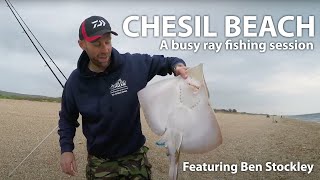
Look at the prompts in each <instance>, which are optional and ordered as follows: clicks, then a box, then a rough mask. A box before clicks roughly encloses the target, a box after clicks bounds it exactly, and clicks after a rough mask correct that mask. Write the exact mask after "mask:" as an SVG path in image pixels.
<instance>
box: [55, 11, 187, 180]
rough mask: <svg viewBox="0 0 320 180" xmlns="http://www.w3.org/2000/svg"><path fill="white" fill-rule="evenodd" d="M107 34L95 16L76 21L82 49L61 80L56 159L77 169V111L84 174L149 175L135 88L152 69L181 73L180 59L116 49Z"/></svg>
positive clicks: (67, 167)
mask: <svg viewBox="0 0 320 180" xmlns="http://www.w3.org/2000/svg"><path fill="white" fill-rule="evenodd" d="M111 34H113V35H116V36H117V35H118V34H117V33H116V32H114V31H112V30H111V27H110V24H109V23H108V21H107V20H106V19H104V18H103V17H100V16H91V17H89V18H87V19H85V20H84V21H83V22H82V24H81V25H80V28H79V41H78V42H79V46H80V47H81V48H82V49H83V52H82V54H81V55H80V58H79V60H78V64H77V69H75V70H74V71H73V72H72V73H71V75H70V77H69V79H68V81H67V82H66V85H65V88H64V91H63V94H62V102H61V111H60V113H59V115H60V119H59V130H58V133H59V135H60V147H61V163H60V165H61V168H62V171H63V172H64V173H66V174H69V175H72V176H73V175H75V173H76V172H77V166H76V161H75V156H74V154H73V149H74V143H73V138H74V136H75V131H76V127H78V126H79V123H78V121H77V119H78V117H79V113H80V114H81V115H82V127H83V134H84V135H85V137H86V139H87V151H88V164H87V167H86V177H87V179H96V178H99V179H112V178H113V179H150V178H151V165H150V163H149V162H148V159H147V156H146V153H147V151H148V148H147V147H146V146H144V143H145V136H144V135H143V134H142V132H141V124H140V112H139V108H140V106H139V102H138V96H137V92H138V91H139V90H141V89H142V88H144V87H145V86H146V84H147V83H148V81H150V80H151V79H152V78H153V77H154V76H155V75H162V76H164V75H167V74H172V73H174V74H175V75H181V76H182V77H183V78H186V77H187V72H186V67H185V62H184V61H183V60H181V59H179V58H174V57H166V58H165V57H163V56H152V57H151V56H149V55H147V54H129V53H126V54H120V53H119V52H118V51H117V50H116V49H114V48H113V47H112V45H111Z"/></svg>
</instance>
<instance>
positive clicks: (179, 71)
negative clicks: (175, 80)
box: [174, 63, 188, 79]
mask: <svg viewBox="0 0 320 180" xmlns="http://www.w3.org/2000/svg"><path fill="white" fill-rule="evenodd" d="M187 69H188V68H187V67H186V66H185V65H184V64H182V63H179V64H177V65H176V66H175V67H174V74H175V75H176V76H179V75H180V76H181V77H182V78H184V79H187V77H188V73H187Z"/></svg>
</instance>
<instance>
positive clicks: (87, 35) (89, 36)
mask: <svg viewBox="0 0 320 180" xmlns="http://www.w3.org/2000/svg"><path fill="white" fill-rule="evenodd" d="M106 33H112V34H114V35H116V36H118V33H116V32H114V31H112V30H111V26H110V24H109V22H108V21H107V20H106V19H104V18H103V17H100V16H91V17H88V18H87V19H85V20H84V21H83V22H82V23H81V25H80V28H79V39H80V40H83V39H84V40H86V41H88V42H94V41H96V40H97V39H99V38H100V37H101V36H103V35H104V34H106Z"/></svg>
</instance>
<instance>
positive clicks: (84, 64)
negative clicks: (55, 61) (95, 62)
mask: <svg viewBox="0 0 320 180" xmlns="http://www.w3.org/2000/svg"><path fill="white" fill-rule="evenodd" d="M89 61H90V59H89V56H88V54H87V52H86V51H82V53H81V55H80V57H79V60H78V63H77V69H78V70H79V72H80V75H81V76H84V77H94V76H97V75H98V74H107V73H110V72H113V71H115V70H116V69H118V68H119V67H120V65H121V64H122V59H121V57H120V54H119V52H118V51H117V50H116V49H115V48H112V52H111V63H110V65H109V66H108V67H107V69H106V70H105V71H104V72H101V73H96V72H92V71H90V69H89V68H88V64H89Z"/></svg>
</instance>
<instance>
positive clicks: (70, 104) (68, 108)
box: [58, 78, 79, 153]
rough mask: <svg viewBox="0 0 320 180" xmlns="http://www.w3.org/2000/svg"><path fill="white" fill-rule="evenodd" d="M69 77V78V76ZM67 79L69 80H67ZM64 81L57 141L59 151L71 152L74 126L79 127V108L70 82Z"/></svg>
mask: <svg viewBox="0 0 320 180" xmlns="http://www.w3.org/2000/svg"><path fill="white" fill-rule="evenodd" d="M69 79H70V78H69ZM68 81H69V80H68ZM68 81H67V83H66V85H65V88H64V90H63V93H62V100H61V110H60V112H59V117H60V118H59V130H58V134H59V136H60V139H59V142H60V147H61V153H64V152H72V151H73V149H74V143H73V138H74V136H75V132H76V127H79V123H78V121H77V120H78V117H79V110H78V108H77V106H76V104H75V100H74V96H73V94H72V86H71V84H70V82H68Z"/></svg>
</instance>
